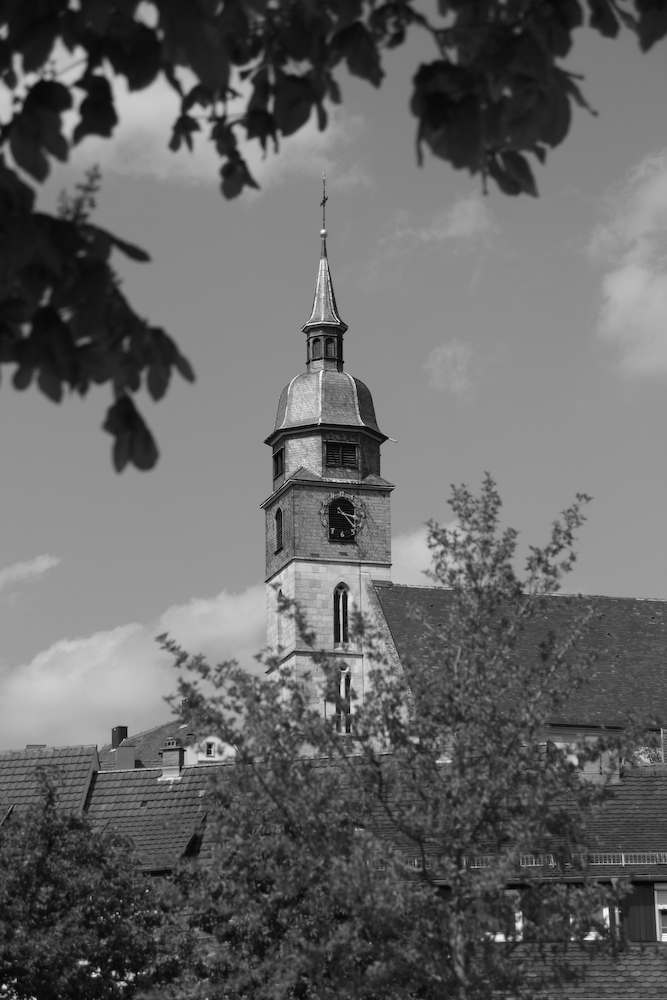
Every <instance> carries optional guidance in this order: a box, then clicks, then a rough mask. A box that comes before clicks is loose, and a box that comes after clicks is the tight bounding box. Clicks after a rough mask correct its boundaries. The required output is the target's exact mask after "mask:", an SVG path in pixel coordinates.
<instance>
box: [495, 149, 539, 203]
mask: <svg viewBox="0 0 667 1000" xmlns="http://www.w3.org/2000/svg"><path fill="white" fill-rule="evenodd" d="M500 159H501V162H502V165H503V167H504V168H505V171H506V172H507V173H508V174H509V175H510V176H511V177H513V178H514V180H515V181H516V182H517V184H518V185H519V187H520V188H521V190H522V191H525V193H526V194H532V195H533V197H534V198H537V186H536V184H535V178H534V177H533V172H532V170H531V169H530V166H529V165H528V161H527V160H526V158H525V157H524V156H522V155H521V153H517V152H516V150H514V149H508V150H505V151H504V152H502V153H501V154H500Z"/></svg>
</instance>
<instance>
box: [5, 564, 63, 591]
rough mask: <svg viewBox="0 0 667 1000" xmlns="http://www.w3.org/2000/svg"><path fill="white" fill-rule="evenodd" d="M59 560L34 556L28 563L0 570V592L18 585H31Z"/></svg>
mask: <svg viewBox="0 0 667 1000" xmlns="http://www.w3.org/2000/svg"><path fill="white" fill-rule="evenodd" d="M59 562H60V559H58V558H57V556H35V558H34V559H30V560H29V561H28V562H18V563H14V565H13V566H7V567H5V569H0V590H3V589H7V588H8V587H12V586H14V585H15V584H18V583H32V582H33V581H35V580H38V579H39V578H40V577H41V576H44V574H45V573H46V572H48V570H50V569H53V567H54V566H57V565H58V563H59Z"/></svg>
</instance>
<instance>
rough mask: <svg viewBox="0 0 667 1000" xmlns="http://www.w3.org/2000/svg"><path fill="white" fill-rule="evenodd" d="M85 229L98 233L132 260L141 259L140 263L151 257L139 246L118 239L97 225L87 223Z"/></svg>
mask: <svg viewBox="0 0 667 1000" xmlns="http://www.w3.org/2000/svg"><path fill="white" fill-rule="evenodd" d="M86 230H87V231H90V232H92V233H98V234H100V236H102V237H104V239H107V240H109V242H110V243H111V244H112V246H114V247H116V249H117V250H121V251H122V253H124V254H125V256H126V257H130V258H131V259H132V260H138V261H141V263H146V262H147V261H149V260H150V259H151V258H150V256H149V255H148V254H147V253H146V251H145V250H142V249H141V247H137V246H135V245H134V243H126V241H125V240H121V239H119V238H118V237H117V236H114V234H113V233H109V232H107V231H106V229H101V228H100V227H99V226H90V225H89V226H86Z"/></svg>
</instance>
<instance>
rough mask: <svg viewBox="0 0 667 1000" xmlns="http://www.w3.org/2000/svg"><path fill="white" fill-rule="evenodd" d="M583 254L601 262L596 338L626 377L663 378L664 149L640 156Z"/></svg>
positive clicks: (666, 329)
mask: <svg viewBox="0 0 667 1000" xmlns="http://www.w3.org/2000/svg"><path fill="white" fill-rule="evenodd" d="M588 250H589V254H590V255H591V257H592V258H593V259H595V260H599V261H601V262H603V264H604V265H605V267H606V274H605V275H604V277H603V279H602V301H601V305H600V311H599V315H598V333H599V335H600V337H602V338H603V339H604V340H606V341H607V342H608V343H610V344H612V345H614V346H615V347H616V348H617V350H618V353H619V368H620V370H621V371H622V372H623V373H624V374H625V375H628V376H651V375H653V376H655V375H664V374H665V373H667V150H664V151H663V152H662V153H660V154H659V155H657V156H650V157H646V158H645V159H644V160H643V161H642V162H641V163H640V164H639V166H638V167H637V168H636V169H635V170H633V171H632V173H631V174H630V176H629V177H628V179H627V181H626V183H625V186H624V188H623V190H622V191H621V192H620V194H619V193H616V194H615V195H614V199H613V209H612V211H611V213H610V219H609V221H608V222H607V224H606V225H603V226H598V228H597V229H596V230H595V232H594V233H593V236H592V238H591V241H590V243H589V247H588Z"/></svg>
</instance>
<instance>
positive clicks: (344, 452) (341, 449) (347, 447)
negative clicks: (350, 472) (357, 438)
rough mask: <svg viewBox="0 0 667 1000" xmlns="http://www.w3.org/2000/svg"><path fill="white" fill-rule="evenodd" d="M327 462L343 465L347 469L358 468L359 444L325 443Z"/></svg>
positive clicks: (328, 463) (327, 463)
mask: <svg viewBox="0 0 667 1000" xmlns="http://www.w3.org/2000/svg"><path fill="white" fill-rule="evenodd" d="M325 464H326V465H342V466H343V467H344V468H346V469H356V468H357V446H356V444H329V443H327V444H326V445H325Z"/></svg>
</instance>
